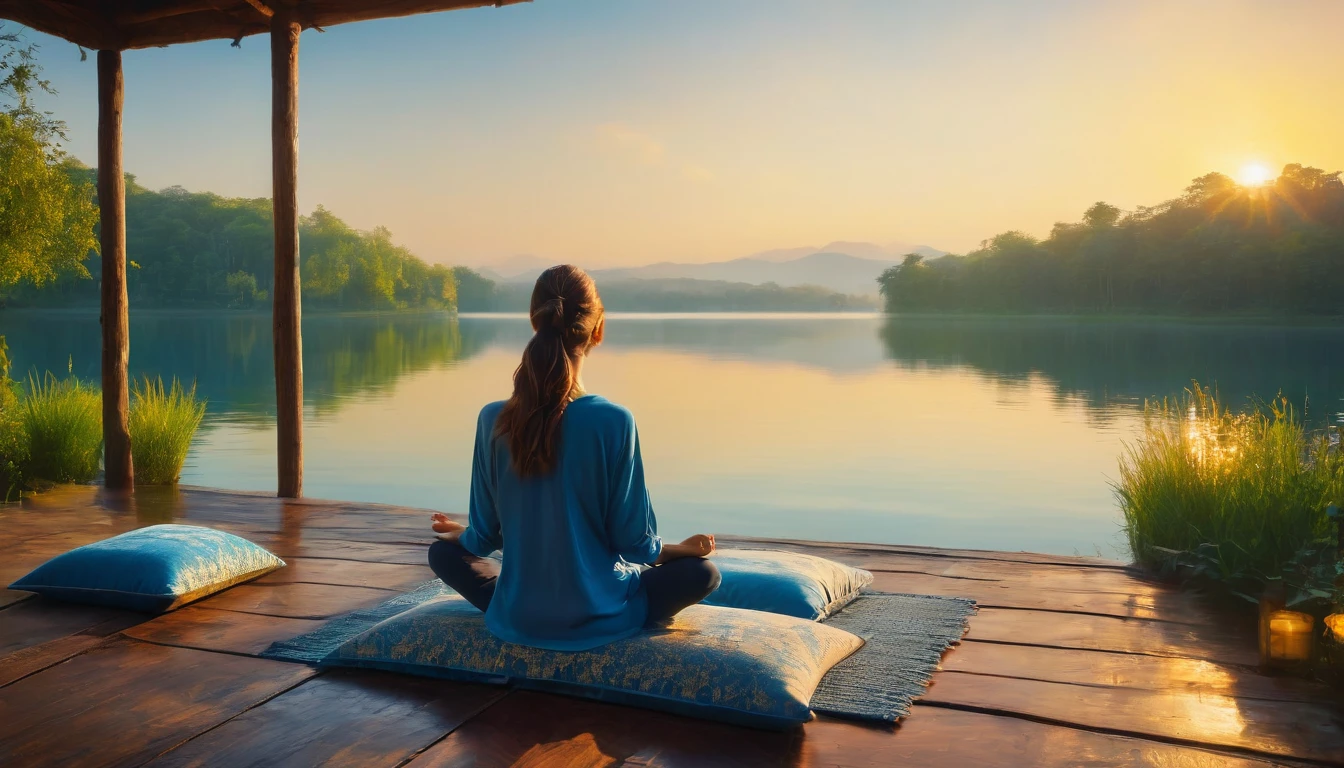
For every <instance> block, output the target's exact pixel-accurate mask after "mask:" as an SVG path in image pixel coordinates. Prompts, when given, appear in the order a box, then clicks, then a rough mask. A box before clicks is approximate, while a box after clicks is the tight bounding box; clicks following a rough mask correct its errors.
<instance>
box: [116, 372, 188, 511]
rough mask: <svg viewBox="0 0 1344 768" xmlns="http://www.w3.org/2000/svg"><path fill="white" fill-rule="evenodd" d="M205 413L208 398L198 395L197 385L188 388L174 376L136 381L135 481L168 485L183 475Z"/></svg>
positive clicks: (133, 413)
mask: <svg viewBox="0 0 1344 768" xmlns="http://www.w3.org/2000/svg"><path fill="white" fill-rule="evenodd" d="M204 417H205V401H203V400H197V399H196V385H195V384H192V385H191V389H186V388H184V387H183V386H182V384H181V382H179V381H178V380H177V379H173V383H172V386H170V387H165V386H164V385H163V379H162V378H160V379H157V380H151V379H150V378H149V377H148V376H146V377H145V378H144V380H143V381H139V382H136V384H135V386H134V387H133V388H132V392H131V413H130V428H131V463H132V464H133V465H134V467H135V482H137V483H143V484H146V485H168V484H171V483H175V482H177V479H178V478H179V477H181V476H182V465H183V464H185V463H186V461H187V450H188V449H190V448H191V438H192V437H193V436H194V435H195V434H196V430H197V429H198V428H199V427H200V426H201V419H203V418H204Z"/></svg>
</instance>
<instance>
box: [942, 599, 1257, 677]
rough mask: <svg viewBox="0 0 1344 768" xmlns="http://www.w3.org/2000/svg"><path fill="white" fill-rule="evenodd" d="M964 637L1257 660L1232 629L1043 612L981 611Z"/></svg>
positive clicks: (1249, 640) (1247, 641) (1250, 644)
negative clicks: (1217, 629)
mask: <svg viewBox="0 0 1344 768" xmlns="http://www.w3.org/2000/svg"><path fill="white" fill-rule="evenodd" d="M965 639H966V640H967V641H971V642H974V641H983V642H997V643H1009V644H1015V645H1042V646H1049V647H1052V648H1073V649H1079V650H1092V651H1109V652H1113V653H1139V654H1149V655H1154V656H1173V657H1179V658H1187V659H1205V660H1208V661H1216V662H1219V663H1222V664H1240V665H1243V666H1247V667H1253V666H1255V665H1256V664H1258V663H1259V662H1260V655H1259V653H1258V651H1257V650H1256V648H1255V643H1254V638H1253V637H1250V636H1243V635H1242V634H1241V633H1238V632H1235V631H1232V630H1228V631H1224V632H1217V631H1215V630H1212V629H1209V628H1204V627H1191V626H1189V625H1185V624H1174V623H1169V622H1162V621H1144V620H1142V619H1121V618H1113V617H1108V616H1083V615H1078V614H1069V613H1052V612H1049V611H1020V610H1008V609H1001V608H985V609H981V610H980V611H979V612H978V613H977V614H976V615H975V616H972V617H971V620H970V631H969V632H968V633H967V634H966V638H965Z"/></svg>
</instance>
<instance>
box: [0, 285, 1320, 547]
mask: <svg viewBox="0 0 1344 768" xmlns="http://www.w3.org/2000/svg"><path fill="white" fill-rule="evenodd" d="M303 330H304V378H305V388H304V389H305V392H304V396H305V404H306V406H307V412H308V417H307V420H306V422H305V427H304V429H305V451H306V457H305V468H306V478H305V487H306V490H307V492H308V493H309V494H310V495H313V496H315V497H327V498H338V499H349V500H355V501H360V500H365V501H378V502H386V503H395V504H404V505H409V506H420V507H433V508H437V509H445V510H453V511H460V510H462V509H464V508H465V506H466V501H467V494H468V490H469V482H468V480H469V470H470V463H471V440H470V435H471V434H472V432H473V429H474V427H475V419H476V414H477V412H478V411H479V409H480V407H481V405H482V404H483V403H486V402H489V401H491V400H494V399H498V398H501V397H504V396H506V395H507V394H508V387H509V380H510V377H511V374H512V372H513V369H514V367H515V366H516V365H517V364H518V355H519V352H520V351H521V349H522V347H523V345H524V344H525V343H526V341H527V339H528V337H529V336H530V334H531V330H530V328H529V326H528V323H527V319H526V317H524V316H521V315H519V316H510V317H472V316H465V317H462V318H453V317H451V316H448V315H443V314H420V315H383V316H372V315H365V316H331V315H311V316H309V317H308V318H306V319H305V320H304V329H303ZM0 334H4V335H6V336H8V341H9V346H10V350H11V354H12V357H13V360H14V365H15V370H16V371H17V372H19V373H23V372H26V371H27V370H29V369H32V368H36V369H38V370H54V371H64V370H66V368H67V367H70V369H71V370H73V371H74V372H75V373H76V374H77V375H80V376H82V377H85V378H89V379H93V380H96V379H97V378H98V364H99V333H98V318H97V316H96V315H95V314H92V313H83V314H78V313H0ZM1341 337H1344V331H1341V330H1337V329H1332V328H1239V327H1230V326H1219V325H1191V324H1184V325H1181V324H1162V323H1128V324H1120V323H1110V324H1107V323H1080V322H1067V321H1040V320H1034V321H1028V320H1013V321H1003V320H997V321H991V320H975V319H929V318H898V319H894V320H891V321H886V320H884V319H883V318H881V317H878V316H872V315H870V316H862V315H859V316H856V315H845V316H815V315H807V316H798V315H793V316H772V317H761V316H754V317H743V316H740V315H739V316H731V315H729V316H722V315H720V316H715V315H694V316H649V315H643V316H629V315H612V316H611V317H610V319H609V325H608V337H607V343H606V344H605V345H604V346H603V348H602V349H601V350H600V351H599V352H598V354H597V355H596V356H595V358H594V359H593V361H592V362H591V363H590V364H589V365H588V366H587V367H586V368H585V379H586V384H587V385H588V386H589V388H590V389H592V390H593V391H596V392H600V393H602V394H604V395H607V396H608V397H610V398H611V399H613V400H615V401H617V402H620V403H622V404H624V405H626V406H628V407H630V408H631V410H633V411H634V412H635V413H636V414H637V416H638V419H639V424H640V431H641V442H642V448H643V450H644V456H645V461H646V465H647V468H646V469H647V475H648V478H649V482H650V487H651V488H652V489H653V493H654V501H655V505H656V506H657V508H658V514H659V521H660V525H661V526H662V527H663V529H664V530H663V532H664V533H665V534H667V535H670V536H674V537H675V536H683V535H687V534H690V533H694V532H697V531H699V530H712V531H714V532H718V533H740V534H750V535H765V536H780V537H796V538H808V539H830V540H851V541H854V540H859V541H873V542H887V543H910V544H931V545H938V546H953V547H978V548H989V549H1028V550H1034V551H1044V552H1058V553H1064V554H1073V553H1081V554H1094V553H1098V552H1099V553H1101V554H1104V555H1108V556H1120V557H1123V556H1124V552H1123V547H1124V545H1123V538H1122V537H1121V536H1120V521H1119V515H1118V511H1117V509H1116V506H1115V502H1114V499H1113V497H1112V495H1111V491H1110V487H1109V485H1108V479H1109V478H1111V477H1113V476H1114V474H1115V469H1116V457H1117V456H1118V455H1119V453H1120V451H1121V449H1122V442H1123V441H1124V440H1127V439H1132V437H1133V436H1134V435H1135V434H1136V430H1137V429H1138V427H1139V424H1140V412H1139V406H1140V404H1141V403H1142V401H1143V399H1144V398H1145V397H1148V396H1151V395H1160V394H1163V393H1175V392H1179V391H1180V389H1181V388H1183V387H1185V386H1187V385H1188V383H1189V381H1190V379H1191V378H1198V379H1199V380H1200V381H1202V382H1205V383H1210V384H1212V383H1217V384H1218V386H1219V387H1220V389H1221V390H1222V392H1223V394H1224V396H1225V397H1227V399H1229V400H1230V401H1236V400H1239V399H1242V398H1245V397H1248V396H1251V395H1259V396H1262V397H1268V396H1271V395H1273V394H1274V393H1275V392H1276V391H1278V390H1279V389H1280V388H1282V389H1283V391H1284V392H1285V393H1288V394H1290V395H1293V396H1296V397H1297V399H1299V400H1300V399H1301V397H1302V395H1303V394H1305V395H1309V396H1310V399H1311V402H1312V412H1313V414H1324V413H1326V412H1327V410H1328V409H1334V408H1335V406H1336V403H1337V398H1338V397H1339V395H1340V394H1341V393H1344V363H1341V362H1339V361H1338V360H1337V359H1336V358H1335V357H1333V356H1331V355H1329V354H1328V352H1329V351H1330V350H1333V349H1335V348H1337V346H1338V345H1339V343H1340V342H1341V341H1344V338H1341ZM131 370H132V373H133V374H137V375H139V374H149V375H161V376H164V377H165V378H167V377H171V376H177V377H178V378H180V379H182V380H184V381H196V382H197V384H198V387H199V392H200V393H201V394H202V395H204V396H205V397H207V398H208V399H209V401H210V404H209V412H208V416H207V419H208V424H209V425H210V426H209V429H207V430H204V431H203V432H202V433H201V435H200V436H199V437H198V439H197V441H196V442H195V443H194V444H193V448H192V451H191V454H190V455H189V457H188V463H187V468H186V471H185V473H184V481H185V482H188V483H192V484H198V485H212V486H219V487H225V488H234V489H243V490H256V491H269V492H273V491H274V488H275V458H274V457H275V433H274V418H273V413H274V394H273V392H274V383H273V379H272V368H271V332H270V322H269V318H268V317H267V316H266V315H248V314H232V313H215V314H199V313H163V312H143V313H133V314H132V317H131ZM162 502H163V503H162V504H160V505H158V506H154V505H151V506H147V507H145V508H143V509H139V510H136V512H137V515H140V516H142V517H145V518H146V519H150V518H153V517H154V516H155V515H159V514H167V513H168V511H170V510H171V508H172V504H173V501H172V499H171V498H165V499H163V500H162ZM159 507H162V509H159Z"/></svg>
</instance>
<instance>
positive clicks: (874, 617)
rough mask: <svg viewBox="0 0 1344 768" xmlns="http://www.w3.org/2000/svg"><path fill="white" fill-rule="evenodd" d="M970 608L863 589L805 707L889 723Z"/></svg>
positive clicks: (335, 634) (305, 656)
mask: <svg viewBox="0 0 1344 768" xmlns="http://www.w3.org/2000/svg"><path fill="white" fill-rule="evenodd" d="M447 593H448V588H447V587H445V586H444V585H443V583H442V582H440V581H438V580H437V579H436V580H433V581H428V582H425V583H424V584H422V585H420V586H419V587H416V588H415V589H414V590H412V591H411V592H408V593H406V594H404V595H398V596H396V597H394V598H392V599H391V600H388V601H386V602H384V603H381V604H379V605H376V606H374V607H372V608H366V609H364V610H360V611H352V612H350V613H348V614H345V615H344V616H339V617H337V618H335V619H332V620H331V621H329V622H327V623H326V624H324V625H322V626H321V627H318V628H317V629H315V630H313V631H312V632H308V633H306V634H302V635H299V636H297V637H292V638H290V639H288V640H280V641H277V642H275V643H272V644H271V647H269V648H267V649H266V651H265V652H263V653H262V656H265V657H267V658H271V659H280V660H283V661H295V662H301V663H304V664H318V663H319V662H321V661H322V660H323V659H324V658H326V656H327V654H329V653H331V652H332V651H334V650H336V648H337V647H339V646H340V645H341V644H342V643H344V642H345V641H346V640H349V639H350V638H352V637H354V636H355V635H358V634H359V633H361V632H363V631H364V630H366V629H368V628H369V627H371V626H373V625H374V624H377V623H378V622H380V621H382V620H384V619H387V618H391V617H393V616H396V615H397V614H399V613H402V612H403V611H408V610H410V609H411V608H414V607H415V606H417V605H420V604H421V603H423V602H425V601H426V600H430V599H432V598H435V597H439V596H442V595H444V594H447ZM974 612H975V603H974V602H972V601H970V600H964V599H962V598H957V597H937V596H933V595H899V594H890V593H885V592H866V593H864V594H863V595H862V596H861V597H859V599H857V600H855V601H854V602H853V603H850V604H849V606H847V607H846V608H845V609H844V610H842V611H840V612H839V613H836V614H835V615H833V616H831V617H830V618H829V619H827V620H826V622H825V623H827V624H830V625H831V626H833V627H836V628H838V629H843V630H845V631H847V632H853V633H854V634H856V635H858V636H859V637H862V638H863V639H864V640H865V641H866V642H865V644H864V646H863V648H861V649H860V650H859V651H858V652H857V653H855V654H854V655H853V656H850V657H849V658H848V659H845V660H844V661H842V662H840V663H839V664H837V665H835V667H833V668H832V669H831V671H830V672H827V673H826V676H825V677H823V678H822V679H821V684H820V685H818V686H817V690H816V692H815V693H813V695H812V709H813V710H814V711H816V712H824V713H826V714H828V715H833V716H836V717H844V718H850V719H855V720H867V721H876V722H885V723H894V722H896V721H898V720H900V719H901V718H903V717H905V716H907V715H909V714H910V704H911V702H913V701H914V700H915V699H917V698H919V697H920V696H921V695H923V693H924V690H925V688H927V687H928V684H929V679H930V677H932V675H933V673H934V670H936V669H937V668H938V662H939V660H940V659H941V658H942V655H943V653H944V652H945V651H946V650H947V649H948V648H950V647H952V646H953V645H956V644H957V642H959V641H960V640H961V637H962V635H964V634H966V626H967V624H966V623H967V620H968V619H969V618H970V616H971V614H973V613H974Z"/></svg>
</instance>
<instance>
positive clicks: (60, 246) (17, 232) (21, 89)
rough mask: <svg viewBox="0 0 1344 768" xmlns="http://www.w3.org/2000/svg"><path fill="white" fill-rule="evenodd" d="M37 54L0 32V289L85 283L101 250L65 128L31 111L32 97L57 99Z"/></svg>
mask: <svg viewBox="0 0 1344 768" xmlns="http://www.w3.org/2000/svg"><path fill="white" fill-rule="evenodd" d="M36 50H37V47H36V46H35V45H32V44H29V45H23V44H22V39H21V37H20V36H19V35H18V34H16V33H12V32H6V31H5V30H4V28H3V27H0V169H3V173H0V289H8V288H11V287H13V286H14V285H16V284H18V283H19V282H21V281H29V282H31V283H33V284H35V285H38V286H41V285H44V284H46V283H49V282H51V281H52V280H53V279H55V278H56V276H57V275H59V274H62V273H69V274H73V275H80V276H84V277H87V276H88V272H87V270H85V268H84V264H83V262H84V259H85V258H86V257H87V256H88V254H89V251H91V250H93V249H95V248H96V247H97V241H96V239H95V238H94V234H93V229H94V225H95V224H97V222H98V209H97V207H96V206H95V205H94V203H93V186H92V185H91V184H89V183H87V182H83V181H76V180H74V179H72V177H71V175H70V173H69V169H70V168H73V167H75V164H74V161H72V160H67V159H66V157H65V155H64V152H63V151H62V150H61V146H60V144H59V141H60V140H61V139H63V138H64V137H65V125H64V123H61V122H60V121H59V120H55V119H53V118H52V117H51V115H50V113H47V112H42V111H40V110H38V109H37V108H36V107H34V106H33V102H32V96H33V95H34V94H35V93H38V92H46V93H50V94H54V93H55V91H53V90H52V88H51V84H50V83H48V82H47V81H46V80H43V79H42V78H41V71H42V70H41V67H40V66H38V64H37V62H36V60H35V58H34V56H35V53H36Z"/></svg>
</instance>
